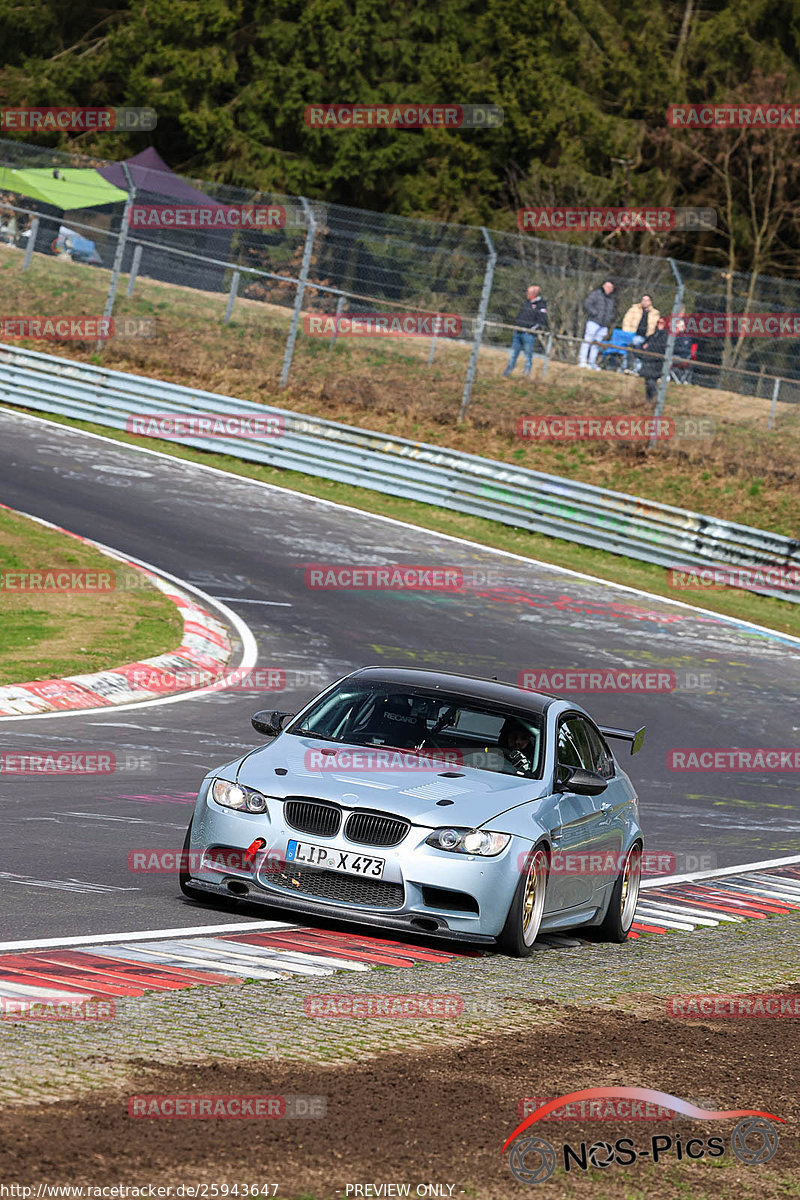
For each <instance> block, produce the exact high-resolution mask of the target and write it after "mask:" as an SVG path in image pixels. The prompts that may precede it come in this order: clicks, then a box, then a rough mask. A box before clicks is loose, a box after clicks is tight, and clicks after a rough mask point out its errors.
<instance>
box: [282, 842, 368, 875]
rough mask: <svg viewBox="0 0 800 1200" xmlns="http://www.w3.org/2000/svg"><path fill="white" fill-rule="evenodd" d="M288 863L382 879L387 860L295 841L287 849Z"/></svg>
mask: <svg viewBox="0 0 800 1200" xmlns="http://www.w3.org/2000/svg"><path fill="white" fill-rule="evenodd" d="M286 860H287V862H294V863H298V864H300V863H302V865H303V866H304V867H321V868H322V869H323V870H325V871H344V872H346V873H347V874H348V875H366V876H367V878H369V879H382V878H383V868H384V867H385V866H386V860H385V859H383V858H372V857H371V855H368V854H353V853H352V852H351V851H349V850H332V849H331V847H330V846H312V845H311V844H310V843H309V842H296V841H294V839H293V840H292V841H291V842H289V845H288V846H287V847H286Z"/></svg>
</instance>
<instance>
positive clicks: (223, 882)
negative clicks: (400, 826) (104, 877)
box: [190, 789, 531, 944]
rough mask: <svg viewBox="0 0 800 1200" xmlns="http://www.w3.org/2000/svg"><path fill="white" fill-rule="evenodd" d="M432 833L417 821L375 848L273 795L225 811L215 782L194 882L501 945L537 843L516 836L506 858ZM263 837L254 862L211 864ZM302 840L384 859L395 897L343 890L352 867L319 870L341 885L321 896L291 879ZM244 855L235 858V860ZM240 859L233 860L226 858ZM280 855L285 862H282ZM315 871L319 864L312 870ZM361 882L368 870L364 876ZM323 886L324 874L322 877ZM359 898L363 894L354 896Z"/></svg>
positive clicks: (295, 907)
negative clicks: (304, 819)
mask: <svg viewBox="0 0 800 1200" xmlns="http://www.w3.org/2000/svg"><path fill="white" fill-rule="evenodd" d="M430 834H431V830H430V829H429V828H427V827H421V826H414V825H412V827H411V829H410V830H409V831H408V833H407V834H406V836H405V837H404V839H403V841H402V842H401V843H400V844H399V845H398V846H367V845H363V844H360V843H354V842H350V841H349V840H348V839H347V838H345V837H344V835H343V834H341V833H340V834H338V835H337V836H335V837H333V838H326V837H322V836H320V835H314V834H305V833H302V832H298V831H297V830H295V829H292V828H290V827H289V826H288V825H287V824H286V823H285V822H284V819H283V805H282V803H281V802H280V801H275V800H270V801H269V811H268V814H251V813H243V812H239V811H234V810H230V809H225V808H223V807H221V806H220V805H218V804H216V803H215V802H214V801H213V800H211V798H210V796H209V795H208V793H207V791H206V789H203V791H201V794H200V797H199V798H198V805H197V809H196V810H195V815H194V819H193V823H192V835H191V846H190V849H191V851H192V855H191V862H192V866H191V870H190V875H191V886H192V887H195V888H197V889H198V890H202V891H204V892H208V893H209V894H214V895H218V896H220V897H222V896H224V897H226V898H227V899H230V898H231V896H238V897H239V898H240V899H243V900H246V901H252V902H255V903H257V904H262V905H269V906H271V907H273V908H278V909H283V910H288V911H290V912H297V913H308V914H313V915H317V916H324V917H326V918H331V919H338V920H343V921H358V922H359V923H363V924H368V925H372V926H378V927H382V928H392V929H399V930H403V931H404V932H406V933H409V932H411V933H417V934H419V935H420V936H425V935H428V936H431V935H433V936H436V937H447V938H453V939H460V940H465V941H473V942H485V943H488V944H492V943H493V942H494V941H495V940H496V939H497V937H498V936H499V934H500V932H501V931H502V929H503V926H504V925H505V921H506V917H507V914H508V909H509V906H510V904H511V901H512V898H513V895H514V891H515V888H516V886H517V883H518V881H519V874H518V863H519V861H520V855H522V856H523V859H524V856H525V854H526V853H527V851H528V850H529V849H530V846H531V843H530V842H529V841H526V840H525V839H523V838H518V837H512V839H511V842H510V843H509V845H508V846H507V847H506V849H505V850H504V851H503V852H502V853H501V854H499V855H497V856H496V857H492V858H481V857H480V856H478V855H466V854H452V853H449V852H447V851H444V850H436V849H434V848H433V847H432V846H428V845H426V839H427V838H428V837H429V836H430ZM256 838H263V839H264V840H265V842H266V846H265V847H264V849H263V851H262V853H261V854H260V855H259V856H258V858H257V861H256V862H255V863H253V864H249V865H248V864H245V863H241V864H239V863H236V864H235V865H234V866H232V867H230V866H228V867H226V868H225V869H221V868H220V866H219V865H217V866H213V865H211V864H210V863H206V861H205V858H204V857H203V852H204V851H210V850H212V849H213V848H216V847H220V848H222V849H223V850H226V851H227V850H230V849H231V848H232V849H234V850H235V851H239V852H242V854H243V852H244V851H246V849H247V847H249V846H250V845H251V844H252V843H253V842H254V840H255V839H256ZM292 839H295V840H299V841H302V842H306V843H311V844H313V845H318V846H325V847H326V848H327V849H329V850H330V851H336V850H340V851H348V852H349V853H350V854H359V855H364V856H370V857H377V858H382V859H384V861H385V867H384V872H383V876H382V880H381V884H382V885H383V884H385V885H387V886H386V887H385V888H383V889H382V890H383V891H384V892H385V896H381V897H378V898H376V899H375V900H374V901H372V902H369V903H363V902H361V899H360V893H361V892H362V890H363V893H364V895H367V896H368V895H369V889H368V887H367V886H366V882H367V881H365V886H364V888H363V889H361V888H359V887H353V888H347V889H340V888H337V887H335V886H334V885H335V882H336V880H337V879H338V880H342V879H343V880H348V881H352V880H353V878H354V877H353V876H352V875H351V874H349V873H344V872H342V873H338V874H334V873H332V872H330V871H328V870H325V869H324V868H320V869H319V870H318V871H316V872H315V874H316V875H317V876H319V875H320V874H322V875H325V876H327V877H329V879H330V882H331V885H332V886H331V887H330V888H328V889H327V891H326V888H325V887H324V886H323V885H324V884H325V883H326V881H324V880H323V881H321V884H320V886H319V887H316V886H315V887H314V889H313V893H314V894H309V892H307V891H304V890H303V878H302V875H303V873H301V876H300V879H299V881H296V880H294V879H291V880H290V879H287V878H286V876H287V875H291V874H293V873H295V870H296V865H295V864H291V863H290V864H286V865H287V866H288V867H289V868H292V870H288V871H282V870H281V869H280V866H281V863H282V862H283V860H285V859H286V856H287V849H288V843H289V841H290V840H292ZM235 858H236V855H234V861H235ZM226 861H227V862H228V864H230V861H231V860H230V858H228V859H227V860H226ZM270 861H271V862H272V863H273V864H275V865H274V866H273V867H272V868H270V866H269V865H268V864H269V863H270ZM308 871H314V868H312V867H307V868H306V869H305V875H306V877H307V873H308ZM355 878H357V879H362V877H360V876H357V877H355ZM315 883H316V880H315ZM342 890H345V891H350V892H351V893H352V895H351V897H350V898H348V899H335V898H332V896H331V893H336V892H340V893H341V891H342ZM448 893H458V894H460V896H461V897H462V898H465V899H466V898H470V899H471V900H472V901H473V902H474V905H473V907H474V910H475V911H467V910H466V908H465V907H464V903H465V899H462V900H460V901H459V903H458V904H456V905H452V904H448V903H447V901H448V899H452V897H449V896H448ZM354 896H358V897H359V898H357V899H354V898H353V897H354Z"/></svg>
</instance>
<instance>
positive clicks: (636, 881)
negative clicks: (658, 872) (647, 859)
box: [619, 846, 642, 932]
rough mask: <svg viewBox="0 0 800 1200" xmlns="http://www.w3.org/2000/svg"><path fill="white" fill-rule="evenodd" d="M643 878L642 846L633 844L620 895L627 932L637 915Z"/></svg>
mask: <svg viewBox="0 0 800 1200" xmlns="http://www.w3.org/2000/svg"><path fill="white" fill-rule="evenodd" d="M641 880H642V848H641V846H633V847H632V848H631V849H630V850H629V851H628V857H627V858H626V859H625V867H624V870H623V874H622V889H621V891H620V897H619V907H620V921H621V923H622V928H623V929H624V930H625V931H626V932H627V931H628V930H629V929H630V927H631V925H632V924H633V918H634V917H635V916H636V905H637V904H638V902H639V885H640V883H641Z"/></svg>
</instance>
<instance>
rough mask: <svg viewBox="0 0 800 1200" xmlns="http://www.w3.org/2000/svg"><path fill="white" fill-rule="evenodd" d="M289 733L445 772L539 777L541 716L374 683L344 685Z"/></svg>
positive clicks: (289, 730) (422, 690) (316, 706)
mask: <svg viewBox="0 0 800 1200" xmlns="http://www.w3.org/2000/svg"><path fill="white" fill-rule="evenodd" d="M287 732H288V733H292V734H298V735H303V734H306V735H310V736H312V737H315V738H322V739H325V740H326V741H331V742H341V743H345V744H347V745H349V746H386V747H392V748H394V749H398V750H405V751H412V752H415V753H419V754H421V755H425V756H427V757H431V758H439V757H441V758H442V759H443V763H444V764H447V765H451V766H458V765H461V766H467V767H478V768H479V769H481V770H486V771H499V772H503V773H505V774H508V775H521V776H523V777H525V778H528V779H537V778H540V771H541V762H542V742H543V737H542V721H541V718H540V717H538V716H537V715H536V714H532V713H528V712H525V711H524V710H521V709H512V708H506V707H500V706H495V705H491V704H487V703H486V702H484V701H472V700H467V699H465V698H464V697H463V696H454V695H448V694H447V693H446V692H445V693H442V692H439V691H435V692H432V691H426V690H425V689H422V688H415V687H397V686H392V685H390V684H386V683H380V682H371V683H359V682H354V683H344V684H342V685H341V686H340V687H339V688H337V689H335V690H334V691H333V692H331V693H330V694H329V695H328V696H325V697H324V698H323V699H322V700H320V701H319V703H318V704H316V705H315V706H314V707H313V708H312V709H311V710H310V711H309V712H308V713H306V715H305V716H304V717H303V718H302V721H296V722H295V723H294V724H293V725H290V726H289V728H288V729H287Z"/></svg>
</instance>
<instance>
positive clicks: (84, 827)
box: [0, 411, 800, 940]
mask: <svg viewBox="0 0 800 1200" xmlns="http://www.w3.org/2000/svg"><path fill="white" fill-rule="evenodd" d="M0 445H2V459H3V466H2V489H0V501H2V502H3V503H5V504H7V505H10V506H11V507H12V508H16V509H19V510H21V511H23V512H27V513H31V514H33V515H35V516H39V517H43V518H45V519H47V520H50V521H54V522H56V523H58V524H60V525H63V526H64V527H65V528H67V529H69V530H71V531H73V532H75V533H79V534H82V535H84V536H87V537H90V538H94V539H96V540H97V541H99V542H102V543H104V544H106V545H108V546H110V547H113V548H114V549H116V550H118V551H119V552H120V553H122V554H125V555H130V556H133V557H136V558H140V559H142V560H144V561H145V562H147V563H149V564H152V565H153V566H154V567H155V568H156V569H160V570H163V571H166V572H170V573H171V574H173V575H175V576H176V577H178V579H180V580H183V581H186V582H187V583H189V584H193V585H195V586H196V587H198V588H201V589H202V590H203V591H204V592H205V593H206V594H207V595H209V596H212V597H217V598H220V599H222V600H224V601H225V603H226V604H227V605H228V606H229V608H231V609H233V610H234V611H235V612H236V613H238V614H239V615H240V616H241V617H242V618H243V619H244V621H245V622H246V623H247V625H248V626H249V627H250V629H251V630H252V632H253V634H254V635H255V638H256V640H257V644H258V664H257V665H258V667H259V668H265V667H273V668H280V669H283V670H285V671H286V672H287V677H288V684H287V688H286V690H285V691H283V692H270V693H264V694H261V695H259V694H255V693H253V692H244V691H227V692H224V693H217V694H214V695H210V696H205V697H203V698H192V699H186V700H182V701H180V702H177V703H165V704H159V705H154V706H150V707H142V708H138V709H129V710H127V711H123V712H117V713H114V712H113V711H111V710H110V711H109V712H108V713H101V714H98V713H94V714H91V715H80V714H76V715H63V716H61V715H59V716H55V717H45V718H33V719H30V718H28V719H22V718H20V719H13V720H8V721H3V722H0V751H9V750H23V751H30V752H33V751H42V750H61V749H80V750H109V751H111V752H113V753H114V754H115V756H116V758H117V760H118V761H124V760H125V758H126V755H127V757H128V761H129V762H134V761H135V760H136V759H137V758H141V757H142V756H144V757H145V758H148V756H149V762H150V769H149V770H148V771H145V772H142V771H129V772H118V773H115V774H113V775H109V776H105V777H103V776H98V777H85V776H84V777H81V776H71V777H68V776H63V775H62V776H53V777H41V776H28V777H24V776H2V775H0V797H1V798H2V806H3V826H2V833H3V837H2V854H1V855H0V898H1V910H2V914H3V920H2V937H3V939H4V940H16V939H24V938H51V937H60V936H69V935H77V934H80V935H86V936H88V935H91V934H112V933H122V932H125V931H129V930H156V929H172V928H178V927H190V926H197V925H200V924H214V925H220V926H223V925H225V924H229V923H231V922H241V921H242V920H244V919H246V918H247V917H248V916H249V915H251V914H252V915H253V916H254V917H256V918H262V919H263V918H264V917H267V916H271V915H276V916H280V914H279V913H277V912H276V911H273V912H272V913H270V912H268V911H267V910H260V909H259V910H252V909H250V910H238V911H230V912H218V911H214V910H210V909H207V908H203V907H200V906H197V905H193V904H190V903H188V902H187V901H185V900H184V899H183V898H182V897H181V896H180V893H179V892H178V889H177V882H176V879H175V877H174V876H173V875H167V874H163V875H159V874H134V873H131V872H130V871H129V869H128V854H129V852H130V851H131V850H134V849H141V848H175V849H178V848H180V846H181V844H182V841H183V834H184V831H185V828H186V825H187V823H188V819H189V815H190V811H191V804H192V800H193V795H194V793H196V790H197V787H198V784H199V782H200V780H201V778H202V776H203V775H204V774H205V772H206V771H207V770H208V769H209V767H211V766H213V765H215V764H220V763H223V762H225V761H226V760H228V759H231V758H234V757H236V756H238V755H239V754H241V753H242V752H243V751H244V750H245V749H247V748H249V747H252V746H253V745H254V744H257V743H258V740H259V739H258V735H256V734H255V733H254V732H253V731H252V729H251V727H250V720H249V718H250V715H251V713H252V712H254V711H256V709H258V708H265V707H270V708H271V707H276V708H282V709H287V710H294V709H295V708H296V707H297V706H298V705H299V704H300V703H302V702H303V701H304V700H306V699H307V698H308V697H309V696H311V695H312V694H313V693H314V692H315V691H317V690H319V687H318V685H317V684H315V683H311V684H309V683H308V682H304V681H307V680H308V679H309V678H322V679H323V680H325V681H327V680H328V679H334V678H336V677H338V676H340V675H342V674H344V673H345V672H347V671H348V670H351V669H352V668H354V667H356V666H361V665H364V664H367V663H378V664H380V663H386V664H396V665H408V666H433V667H439V668H442V669H446V670H453V671H457V672H465V673H468V674H476V675H486V676H497V677H498V678H500V679H505V680H508V681H510V682H515V681H516V679H517V676H518V672H519V671H520V670H523V669H534V668H568V667H574V668H584V669H589V668H592V669H597V668H606V667H621V666H626V667H629V666H635V667H640V668H654V667H657V668H662V669H668V670H673V671H675V672H676V674H677V677H678V684H679V686H678V689H677V690H675V691H673V692H671V693H661V694H658V693H656V694H650V695H642V694H637V695H631V694H610V693H608V692H604V693H601V694H598V695H576V696H575V699H576V700H577V701H578V702H579V703H582V704H584V705H585V707H587V708H588V709H589V711H590V712H591V713H592V714H593V715H594V716H595V718H596V719H598V720H599V721H600V722H601V723H603V722H604V723H608V724H619V725H632V726H635V725H638V724H641V723H646V724H647V726H648V736H647V742H646V744H645V748H644V750H643V751H642V753H641V754H640V755H639V756H638V757H637V758H635V759H632V760H630V770H631V775H632V777H633V779H634V782H635V783H636V785H637V787H638V789H639V793H640V796H641V799H642V819H643V824H644V826H645V830H646V834H647V837H648V848H649V849H654V850H658V851H660V852H664V853H671V854H675V855H677V856H678V859H677V863H676V866H677V869H681V868H683V869H687V870H691V869H692V868H693V867H694V868H698V867H699V868H702V867H704V866H714V865H717V866H721V867H722V866H728V865H734V864H737V863H751V862H756V861H759V860H764V859H768V858H772V857H779V856H781V855H788V854H791V853H793V852H796V845H797V835H798V832H800V786H798V782H797V779H796V777H793V776H792V775H791V774H779V773H769V772H765V773H763V774H721V773H717V774H713V773H691V774H689V773H676V772H672V771H670V770H669V769H668V767H667V754H668V751H669V750H670V749H672V748H676V747H698V746H699V747H737V746H738V747H754V746H764V747H773V748H775V747H777V748H784V749H785V748H789V747H792V746H794V745H796V742H797V731H798V712H797V696H798V694H800V644H799V643H797V642H795V641H793V640H792V639H791V638H785V637H782V636H780V635H777V634H776V635H770V634H767V633H763V632H757V631H754V630H753V629H751V628H748V627H746V626H743V625H741V624H738V623H735V622H729V621H725V620H724V619H722V618H717V617H715V616H712V615H706V614H703V613H698V612H694V611H692V610H690V609H688V608H685V607H679V606H675V605H673V604H670V603H668V602H666V601H663V600H660V599H657V598H653V599H651V598H648V597H646V596H642V595H638V594H635V593H631V592H629V591H625V590H624V589H618V588H614V587H613V586H612V585H610V584H605V583H598V582H593V581H591V580H587V579H583V578H580V577H576V576H573V575H570V574H569V573H568V572H564V571H560V570H558V569H556V568H549V567H545V566H542V565H539V564H536V563H532V564H530V565H528V564H526V563H524V562H522V561H519V560H516V559H514V558H512V557H510V556H506V555H501V554H497V553H493V552H491V551H489V550H484V549H482V548H480V547H474V546H470V545H468V544H461V543H459V542H457V541H454V540H450V539H447V538H445V537H442V536H439V535H437V534H433V533H428V532H425V531H421V530H419V529H415V528H409V527H405V526H402V525H399V524H394V523H391V522H388V521H385V520H382V519H379V518H374V517H371V516H369V515H368V514H365V513H361V512H357V511H354V510H348V509H345V508H339V507H336V506H333V505H330V504H327V503H323V502H319V501H315V500H313V499H311V498H308V497H304V496H301V495H298V494H296V493H292V492H289V491H282V490H280V489H275V488H269V487H266V486H263V485H260V484H256V483H251V482H248V481H247V480H243V479H238V478H236V477H234V476H224V475H222V474H220V473H217V472H213V471H209V470H208V469H203V468H200V467H196V466H194V465H192V464H189V463H183V462H180V461H179V460H173V459H168V458H165V457H160V456H156V455H153V454H150V453H141V452H140V451H139V450H137V449H135V448H129V447H125V446H121V445H116V444H114V443H112V442H111V441H106V440H104V439H100V438H95V437H92V436H90V435H87V434H83V433H81V432H78V431H74V430H70V429H67V428H65V427H63V426H57V425H53V424H50V423H48V422H45V421H39V420H36V419H31V418H27V417H24V416H19V415H16V414H12V413H9V412H4V411H0ZM396 562H403V563H414V564H425V565H428V566H430V565H453V566H459V567H462V568H464V569H465V571H469V572H472V573H475V578H474V580H473V581H472V584H471V585H470V586H468V587H466V588H465V589H463V590H462V591H459V592H455V593H447V592H437V593H431V592H413V591H405V592H388V591H382V592H379V591H320V590H310V589H308V588H307V587H306V586H305V583H304V566H305V564H309V563H335V564H362V565H377V564H387V563H396ZM237 661H238V660H234V663H233V665H236V662H237ZM320 673H321V676H320ZM703 676H704V677H705V678H704V679H703V678H702V677H703ZM698 683H699V684H700V685H701V686H696V684H698ZM623 761H624V762H625V763H626V765H627V760H623ZM684 855H688V856H690V857H689V858H683V857H682V856H684ZM692 856H693V857H692Z"/></svg>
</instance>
